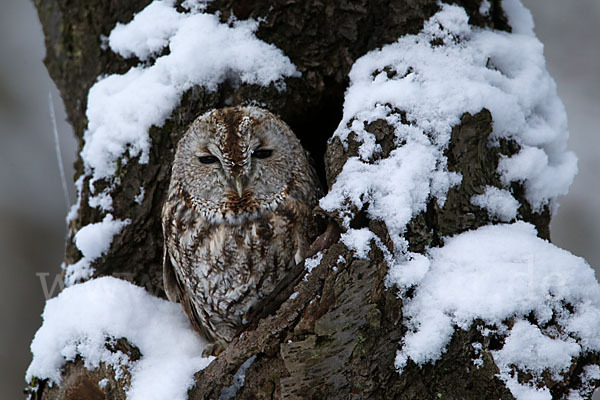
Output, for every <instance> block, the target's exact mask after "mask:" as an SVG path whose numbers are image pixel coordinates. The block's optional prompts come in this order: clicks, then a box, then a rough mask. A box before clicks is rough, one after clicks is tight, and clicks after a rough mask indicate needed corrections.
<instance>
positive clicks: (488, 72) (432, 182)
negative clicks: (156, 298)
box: [320, 2, 577, 256]
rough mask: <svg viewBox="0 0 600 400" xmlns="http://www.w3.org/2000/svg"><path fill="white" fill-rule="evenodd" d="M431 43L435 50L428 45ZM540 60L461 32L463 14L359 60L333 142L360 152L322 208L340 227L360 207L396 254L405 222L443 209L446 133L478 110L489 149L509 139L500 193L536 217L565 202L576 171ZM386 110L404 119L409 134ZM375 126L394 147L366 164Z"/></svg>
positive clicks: (516, 39) (497, 36)
mask: <svg viewBox="0 0 600 400" xmlns="http://www.w3.org/2000/svg"><path fill="white" fill-rule="evenodd" d="M508 3H510V5H511V7H512V8H513V10H512V14H511V15H512V17H511V18H512V19H511V21H512V20H518V21H520V20H526V19H527V18H525V17H524V16H523V15H522V14H519V13H518V12H517V11H519V8H518V7H517V5H518V4H517V5H515V4H516V3H515V2H508ZM513 3H515V4H513ZM517 3H518V2H517ZM519 4H520V3H519ZM520 7H521V8H522V6H520ZM524 24H525V25H526V23H524ZM518 30H519V29H518ZM519 31H523V32H528V30H527V29H525V28H523V29H520V30H519ZM435 40H438V41H441V42H442V43H443V45H441V46H436V45H432V42H434V41H435ZM542 50H543V46H542V44H541V43H540V42H539V41H538V40H537V39H536V38H535V37H534V36H531V35H528V34H524V33H523V34H509V33H506V32H500V31H490V30H483V29H480V28H477V27H473V26H470V25H469V24H468V17H467V15H466V13H465V11H464V9H462V8H461V7H459V6H451V5H445V4H444V5H442V6H441V11H440V12H438V13H437V14H435V15H434V16H433V17H432V18H431V19H430V20H429V21H428V22H426V23H425V26H424V28H423V31H422V32H421V33H419V34H417V35H407V36H404V37H402V38H400V39H399V40H398V41H397V42H396V43H393V44H390V45H387V46H385V47H383V48H382V49H380V50H374V51H372V52H370V53H368V54H366V55H365V56H363V57H361V58H360V59H358V60H357V61H356V63H355V64H354V66H353V67H352V70H351V71H350V75H349V77H350V86H349V88H348V90H347V92H346V97H345V102H344V112H343V118H342V121H341V122H340V124H339V126H338V128H337V130H336V132H335V134H334V135H335V136H337V137H339V138H340V139H341V140H342V142H343V143H346V140H347V138H348V135H349V134H350V132H354V134H356V137H357V140H358V141H359V143H361V145H360V147H359V156H358V157H353V158H350V159H349V160H348V161H347V162H346V164H345V166H344V168H343V170H342V172H341V173H340V175H339V176H338V177H337V180H336V182H335V183H334V185H333V187H332V189H331V191H330V192H329V194H328V195H327V196H326V197H325V198H323V199H322V200H321V202H320V205H321V207H322V208H323V209H325V210H327V211H333V210H336V211H337V212H339V214H340V216H341V217H344V218H345V219H346V221H349V218H348V217H349V215H350V214H351V210H352V208H358V209H361V208H362V207H363V205H365V204H368V207H367V212H368V214H369V215H370V217H371V218H374V219H379V220H383V221H385V223H386V226H387V228H388V231H389V232H390V235H391V237H392V240H393V241H394V245H395V250H396V251H397V252H398V251H400V252H402V250H403V249H404V247H405V244H404V243H402V239H401V238H399V235H400V234H402V233H403V232H404V229H405V226H406V224H407V222H408V221H409V220H410V219H411V218H412V217H414V216H415V215H417V214H418V213H419V212H422V211H423V210H424V209H425V207H426V204H427V201H428V200H429V199H430V198H431V197H434V198H436V199H437V201H438V204H443V202H444V200H445V194H446V193H447V191H448V189H449V188H450V187H452V186H454V185H456V184H458V183H460V177H459V176H457V175H456V174H454V173H452V172H449V171H448V170H447V166H446V164H447V160H446V157H445V156H444V150H445V149H446V148H447V146H448V143H449V140H450V134H451V131H452V128H453V127H454V126H456V125H457V124H458V123H459V122H460V117H461V116H462V115H463V114H464V113H467V112H468V113H471V114H475V113H478V112H480V111H481V110H482V109H483V108H487V109H488V110H490V111H491V113H492V117H493V132H492V134H491V140H490V143H489V145H490V146H494V145H497V144H498V140H499V139H500V138H509V139H512V140H514V141H516V142H517V143H518V144H519V145H520V147H521V150H520V151H519V152H518V153H517V154H516V155H514V156H513V157H510V158H504V159H502V160H501V161H500V166H499V169H498V172H499V173H500V174H501V177H502V181H503V184H504V185H506V186H507V187H508V185H509V184H510V182H512V181H520V182H523V183H524V186H525V192H526V198H527V200H528V201H529V202H530V203H531V205H532V207H533V208H534V209H535V210H539V209H541V207H543V206H545V205H551V206H552V205H553V204H554V202H555V199H556V197H557V196H559V195H563V194H566V193H567V191H568V188H569V185H570V183H571V182H572V180H573V177H574V175H575V173H576V171H577V166H576V158H575V156H574V155H573V153H572V152H569V151H567V150H566V142H567V138H568V130H567V122H566V114H565V110H564V107H563V105H562V103H561V102H560V99H559V98H558V96H557V94H556V85H555V84H554V81H553V80H552V78H551V77H550V76H549V74H548V73H547V71H546V68H545V62H544V56H543V51H542ZM386 67H387V70H388V71H392V74H389V72H386V71H384V68H386ZM388 75H390V76H388ZM392 75H393V76H392ZM393 109H399V110H403V111H404V112H405V113H406V119H407V120H408V121H409V124H403V123H402V121H401V118H400V116H399V115H398V114H397V113H392V110H393ZM377 119H384V120H385V121H386V122H387V123H388V124H389V125H391V126H392V127H393V128H394V130H395V138H396V143H402V144H403V145H402V146H400V147H398V148H396V149H395V150H393V151H392V152H391V154H390V155H389V157H387V158H385V159H381V160H378V161H375V162H372V163H369V162H370V161H373V160H375V159H376V157H377V156H378V155H379V153H380V152H381V148H380V146H379V145H377V144H376V142H375V137H374V135H373V134H371V133H369V132H367V131H366V129H365V125H366V124H368V123H370V122H373V121H375V120H377ZM532 157H533V158H532ZM528 160H529V162H528ZM359 175H360V176H361V179H358V178H357V177H358V176H359ZM505 197H506V196H505ZM496 200H497V197H496V198H494V201H496ZM490 208H492V209H494V206H493V205H491V206H490ZM504 211H506V210H504ZM396 256H398V254H396Z"/></svg>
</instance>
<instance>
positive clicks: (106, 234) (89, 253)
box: [64, 214, 131, 286]
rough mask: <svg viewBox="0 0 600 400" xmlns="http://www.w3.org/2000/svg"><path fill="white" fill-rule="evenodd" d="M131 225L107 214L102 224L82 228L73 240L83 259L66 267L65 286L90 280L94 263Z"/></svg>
mask: <svg viewBox="0 0 600 400" xmlns="http://www.w3.org/2000/svg"><path fill="white" fill-rule="evenodd" d="M130 223H131V221H130V220H129V219H126V220H124V221H122V220H120V219H114V217H113V216H112V214H107V215H106V216H105V217H104V219H103V220H102V221H101V222H96V223H93V224H88V225H85V226H84V227H82V228H81V229H80V230H79V231H78V232H77V233H76V234H75V237H74V238H73V240H74V241H75V245H76V246H77V248H78V249H79V251H80V252H81V254H82V255H83V257H82V258H81V259H80V260H79V261H77V262H76V263H74V264H70V265H67V266H66V267H64V269H65V284H66V285H67V286H71V285H74V284H75V283H77V282H81V281H84V280H86V279H89V278H90V277H91V276H92V275H93V273H94V269H93V268H92V267H91V263H92V261H94V260H96V259H97V258H100V257H101V256H103V255H104V254H106V252H107V251H108V250H109V249H110V244H111V242H112V239H113V237H114V236H115V235H117V234H119V232H121V229H123V227H125V226H127V225H129V224H130Z"/></svg>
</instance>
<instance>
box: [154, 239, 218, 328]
mask: <svg viewBox="0 0 600 400" xmlns="http://www.w3.org/2000/svg"><path fill="white" fill-rule="evenodd" d="M163 247H164V250H163V284H164V286H165V292H166V293H167V298H168V299H169V300H170V301H172V302H174V303H181V305H182V306H183V310H184V311H185V313H186V314H187V316H188V318H189V319H190V322H191V324H192V326H193V327H194V329H196V330H197V331H200V333H202V334H203V335H205V336H206V334H207V332H206V330H205V329H204V328H203V325H202V322H201V321H200V317H199V316H198V313H197V311H196V308H195V307H194V305H193V304H192V299H191V297H190V294H189V292H188V291H187V290H185V289H184V287H183V285H182V283H181V281H180V280H179V277H178V276H177V273H176V272H175V268H174V267H173V264H172V263H171V257H170V256H169V250H168V247H167V241H166V240H165V241H164V243H163ZM207 337H210V335H209V336H207Z"/></svg>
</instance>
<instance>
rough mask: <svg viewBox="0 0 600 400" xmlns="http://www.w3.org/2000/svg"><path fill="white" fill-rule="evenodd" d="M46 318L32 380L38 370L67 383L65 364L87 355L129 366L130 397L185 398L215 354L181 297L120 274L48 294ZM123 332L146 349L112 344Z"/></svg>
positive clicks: (89, 364) (93, 360)
mask: <svg viewBox="0 0 600 400" xmlns="http://www.w3.org/2000/svg"><path fill="white" fill-rule="evenodd" d="M42 318H43V319H44V323H43V325H42V327H41V328H40V329H39V330H38V332H37V333H36V334H35V338H34V339H33V342H32V343H31V351H32V353H33V361H32V362H31V365H30V366H29V368H28V370H27V374H26V379H27V381H31V379H32V378H33V377H37V378H40V379H49V380H50V382H51V384H52V383H56V384H60V382H61V369H62V367H63V366H64V365H65V364H66V363H67V361H74V360H75V358H76V357H77V356H80V357H81V358H82V359H83V361H84V363H85V364H84V365H85V367H86V368H88V369H94V368H98V366H99V365H100V363H104V364H105V365H110V366H112V367H113V368H114V370H115V371H116V375H117V379H119V378H122V377H123V376H124V375H123V374H124V372H125V371H127V373H129V374H130V376H131V378H130V380H129V382H130V384H131V385H130V387H129V388H128V389H127V398H128V399H132V400H134V399H182V400H183V399H186V398H187V390H188V388H189V387H190V386H192V385H193V384H194V373H195V372H197V371H199V370H201V369H203V368H204V367H206V366H207V365H208V364H209V363H210V361H212V359H213V357H210V358H204V357H202V351H203V349H204V347H205V345H206V343H204V342H203V341H202V339H201V338H200V337H199V336H198V334H196V333H195V332H194V331H193V330H192V328H191V327H190V324H189V322H188V318H187V316H186V315H185V314H184V312H183V310H182V308H181V306H180V305H179V304H175V303H171V302H169V301H166V300H162V299H159V298H156V297H154V296H152V295H150V294H149V293H148V292H146V291H145V290H144V289H142V288H140V287H138V286H135V285H132V284H130V283H128V282H126V281H123V280H120V279H116V278H112V277H104V278H98V279H94V280H91V281H88V282H85V283H81V284H78V285H74V286H71V287H68V288H66V289H65V290H64V291H62V292H61V293H60V294H59V295H58V296H57V297H56V298H53V299H50V300H48V302H47V303H46V307H45V308H44V313H43V314H42ZM120 338H127V340H128V342H129V343H130V344H131V345H133V346H136V347H137V348H138V349H139V350H140V352H141V355H142V356H141V358H140V359H139V360H137V361H134V360H131V359H129V357H127V355H126V354H124V353H123V352H120V351H116V352H115V351H111V350H110V349H109V347H107V343H110V342H111V341H115V340H118V339H120ZM99 384H101V383H100V382H99Z"/></svg>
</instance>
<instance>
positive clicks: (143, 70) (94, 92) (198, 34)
mask: <svg viewBox="0 0 600 400" xmlns="http://www.w3.org/2000/svg"><path fill="white" fill-rule="evenodd" d="M184 5H187V6H188V8H189V12H179V11H177V10H176V9H175V7H176V5H175V1H173V0H163V1H161V0H156V1H154V2H152V3H150V4H149V5H148V6H147V7H146V8H145V9H144V10H142V11H141V12H140V13H138V14H137V15H135V17H134V18H133V20H132V21H131V22H129V23H128V24H117V26H116V27H115V28H114V29H113V30H112V32H111V34H110V35H109V37H108V38H105V44H107V45H108V47H109V48H110V49H111V50H112V51H114V52H115V53H118V54H120V55H121V56H123V57H134V56H135V57H137V58H138V59H139V60H141V61H143V62H141V63H139V65H137V66H134V67H132V68H131V69H130V70H129V71H127V72H126V73H125V74H122V75H119V74H114V75H109V76H104V77H100V79H99V80H98V82H96V83H95V84H94V85H93V86H92V88H91V89H90V91H89V94H88V106H87V111H86V116H87V118H88V126H87V130H86V131H85V132H84V135H83V140H84V145H83V149H82V151H81V158H82V160H83V164H84V168H85V176H86V177H89V178H90V179H89V181H88V184H89V189H90V197H89V200H88V205H89V206H90V207H92V208H100V209H101V210H102V211H103V212H108V211H112V197H111V194H110V191H111V190H112V189H113V188H114V186H115V185H118V184H119V180H118V178H115V177H114V174H115V172H116V170H117V166H118V164H119V163H121V164H126V163H127V162H132V161H131V160H134V159H135V160H137V162H139V163H141V164H145V163H147V162H148V157H149V151H150V147H151V140H150V135H149V134H148V130H149V129H150V127H151V126H158V127H160V126H162V125H163V124H164V122H165V121H166V119H167V118H168V117H169V115H170V114H171V112H172V111H173V109H174V108H175V107H177V105H179V102H180V100H181V97H182V96H183V94H184V93H185V92H186V91H187V90H188V89H190V88H192V87H193V86H196V85H199V86H202V87H203V88H205V89H207V90H209V91H215V90H217V89H218V86H219V85H220V84H221V83H223V82H225V81H227V82H229V83H231V84H232V85H238V84H240V83H247V84H256V85H262V86H268V85H271V84H275V85H276V87H278V88H279V89H283V88H284V87H285V83H284V81H283V79H284V78H285V77H291V76H299V75H300V73H299V72H298V71H297V70H296V67H295V66H294V65H293V64H292V63H291V61H290V60H289V58H288V57H286V56H285V55H284V54H283V52H282V51H281V50H280V49H278V48H276V47H275V46H273V45H271V44H267V43H265V42H263V41H261V40H259V39H257V38H256V36H255V35H254V31H255V30H256V29H257V28H258V22H256V21H254V20H247V21H232V22H231V23H230V24H223V23H220V22H219V17H218V16H217V15H212V14H206V13H202V12H201V11H202V9H203V8H202V7H201V4H199V2H193V1H188V2H186V4H184ZM167 48H168V52H166V54H163V52H164V50H165V49H167ZM101 179H104V180H106V181H107V182H108V183H109V185H108V186H106V187H105V189H104V190H103V191H102V192H101V193H95V192H96V189H95V186H94V183H95V182H96V181H98V180H101ZM82 182H83V181H80V182H79V185H78V186H77V187H78V192H79V199H78V201H77V203H76V204H75V205H74V206H73V207H72V210H71V211H72V212H71V213H69V219H71V220H72V219H74V218H76V213H77V210H78V209H79V206H80V204H79V203H80V202H81V193H82V192H81V190H82V187H83V185H82ZM93 227H96V225H95V224H94V225H88V226H86V227H84V228H82V229H91V228H93ZM98 227H99V226H98ZM98 235H100V234H98ZM107 239H108V240H106V241H104V242H103V243H102V244H100V246H103V247H106V248H109V247H110V243H111V239H110V238H107ZM77 246H78V248H79V249H80V250H82V253H83V249H82V248H81V247H79V244H77ZM84 255H85V254H84ZM90 261H91V260H90V259H89V258H85V257H84V259H82V260H80V261H79V262H77V263H75V264H72V265H69V266H67V271H68V275H69V276H70V277H72V278H73V279H68V280H67V283H68V284H73V283H75V282H77V281H80V280H82V279H86V278H88V277H89V276H90V275H91V273H92V272H93V269H92V268H91V267H90Z"/></svg>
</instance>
